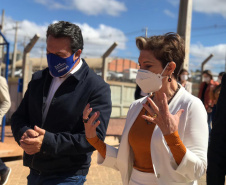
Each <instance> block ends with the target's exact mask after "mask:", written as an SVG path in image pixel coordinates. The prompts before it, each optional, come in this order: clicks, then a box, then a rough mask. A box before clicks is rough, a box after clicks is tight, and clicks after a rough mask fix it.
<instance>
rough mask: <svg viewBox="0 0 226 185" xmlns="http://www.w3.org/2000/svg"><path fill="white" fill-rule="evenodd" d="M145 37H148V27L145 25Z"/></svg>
mask: <svg viewBox="0 0 226 185" xmlns="http://www.w3.org/2000/svg"><path fill="white" fill-rule="evenodd" d="M145 37H146V38H147V37H148V28H147V27H146V28H145Z"/></svg>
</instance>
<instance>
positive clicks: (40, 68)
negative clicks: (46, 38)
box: [39, 46, 45, 70]
mask: <svg viewBox="0 0 226 185" xmlns="http://www.w3.org/2000/svg"><path fill="white" fill-rule="evenodd" d="M44 48H45V46H42V47H41V50H42V54H41V60H40V67H39V70H42V59H43V53H44Z"/></svg>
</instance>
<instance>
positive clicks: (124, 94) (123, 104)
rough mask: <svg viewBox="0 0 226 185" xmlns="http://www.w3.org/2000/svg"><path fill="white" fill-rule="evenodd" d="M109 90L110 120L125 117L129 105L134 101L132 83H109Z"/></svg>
mask: <svg viewBox="0 0 226 185" xmlns="http://www.w3.org/2000/svg"><path fill="white" fill-rule="evenodd" d="M109 84H110V88H111V101H112V113H111V118H116V117H117V118H121V117H126V115H127V112H128V110H129V106H130V104H131V103H132V102H133V101H134V93H135V88H136V85H135V84H134V83H122V82H119V83H113V82H109Z"/></svg>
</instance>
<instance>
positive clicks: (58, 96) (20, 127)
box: [11, 60, 111, 175]
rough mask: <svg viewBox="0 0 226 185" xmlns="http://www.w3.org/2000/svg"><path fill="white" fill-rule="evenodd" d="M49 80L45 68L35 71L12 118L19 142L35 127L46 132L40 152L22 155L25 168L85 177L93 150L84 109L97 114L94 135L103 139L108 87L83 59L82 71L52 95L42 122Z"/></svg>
mask: <svg viewBox="0 0 226 185" xmlns="http://www.w3.org/2000/svg"><path fill="white" fill-rule="evenodd" d="M51 81H52V76H51V75H50V74H49V69H48V68H47V69H45V70H43V71H39V72H36V73H35V74H34V75H33V78H32V80H31V81H30V83H29V85H28V89H27V91H26V93H25V96H24V98H23V100H22V102H21V104H20V106H19V107H18V109H17V111H16V112H15V113H14V114H13V116H12V119H11V126H12V131H13V135H14V137H15V140H16V141H17V142H18V143H19V140H20V138H21V136H22V135H23V133H24V132H25V131H26V130H27V129H29V128H32V129H33V128H34V126H35V125H37V126H39V127H42V128H43V129H45V130H46V133H45V136H44V140H43V143H42V147H41V150H40V152H39V153H36V154H35V155H27V154H26V153H25V154H24V165H25V166H28V167H30V168H32V169H34V170H37V171H39V172H41V173H43V174H45V173H46V174H47V173H52V174H57V173H60V174H62V173H65V172H68V173H70V174H78V175H86V174H87V173H88V169H89V166H90V161H91V154H92V151H93V150H94V148H93V147H92V146H91V145H90V144H89V143H88V142H87V140H86V136H85V130H84V123H83V121H82V117H83V110H84V108H85V106H86V104H87V103H90V105H91V107H92V108H93V112H95V111H100V117H99V118H98V120H100V122H101V124H100V125H99V126H98V127H97V135H98V137H99V138H100V139H101V140H104V138H105V134H106V130H107V126H108V122H109V118H110V114H111V93H110V87H109V85H108V84H107V83H105V82H104V81H103V79H102V78H101V77H100V76H97V75H96V74H95V73H94V72H93V70H91V69H90V68H89V66H88V65H87V64H86V62H85V61H84V60H83V64H82V66H81V68H80V69H79V70H78V71H77V72H75V73H74V74H73V75H71V76H69V77H68V78H67V79H66V80H65V81H64V82H63V83H62V84H61V85H60V87H59V88H58V89H57V91H56V92H55V94H54V97H53V99H52V101H51V104H50V107H49V110H48V113H47V116H46V119H45V122H44V123H43V122H42V114H43V106H45V100H46V97H47V95H48V91H49V87H50V84H51Z"/></svg>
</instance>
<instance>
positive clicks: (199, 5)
mask: <svg viewBox="0 0 226 185" xmlns="http://www.w3.org/2000/svg"><path fill="white" fill-rule="evenodd" d="M167 1H168V2H169V3H170V4H172V5H173V6H174V7H179V5H180V0H167ZM192 4H193V11H195V12H200V13H205V14H220V15H222V16H223V17H224V18H226V1H225V0H193V1H192Z"/></svg>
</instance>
